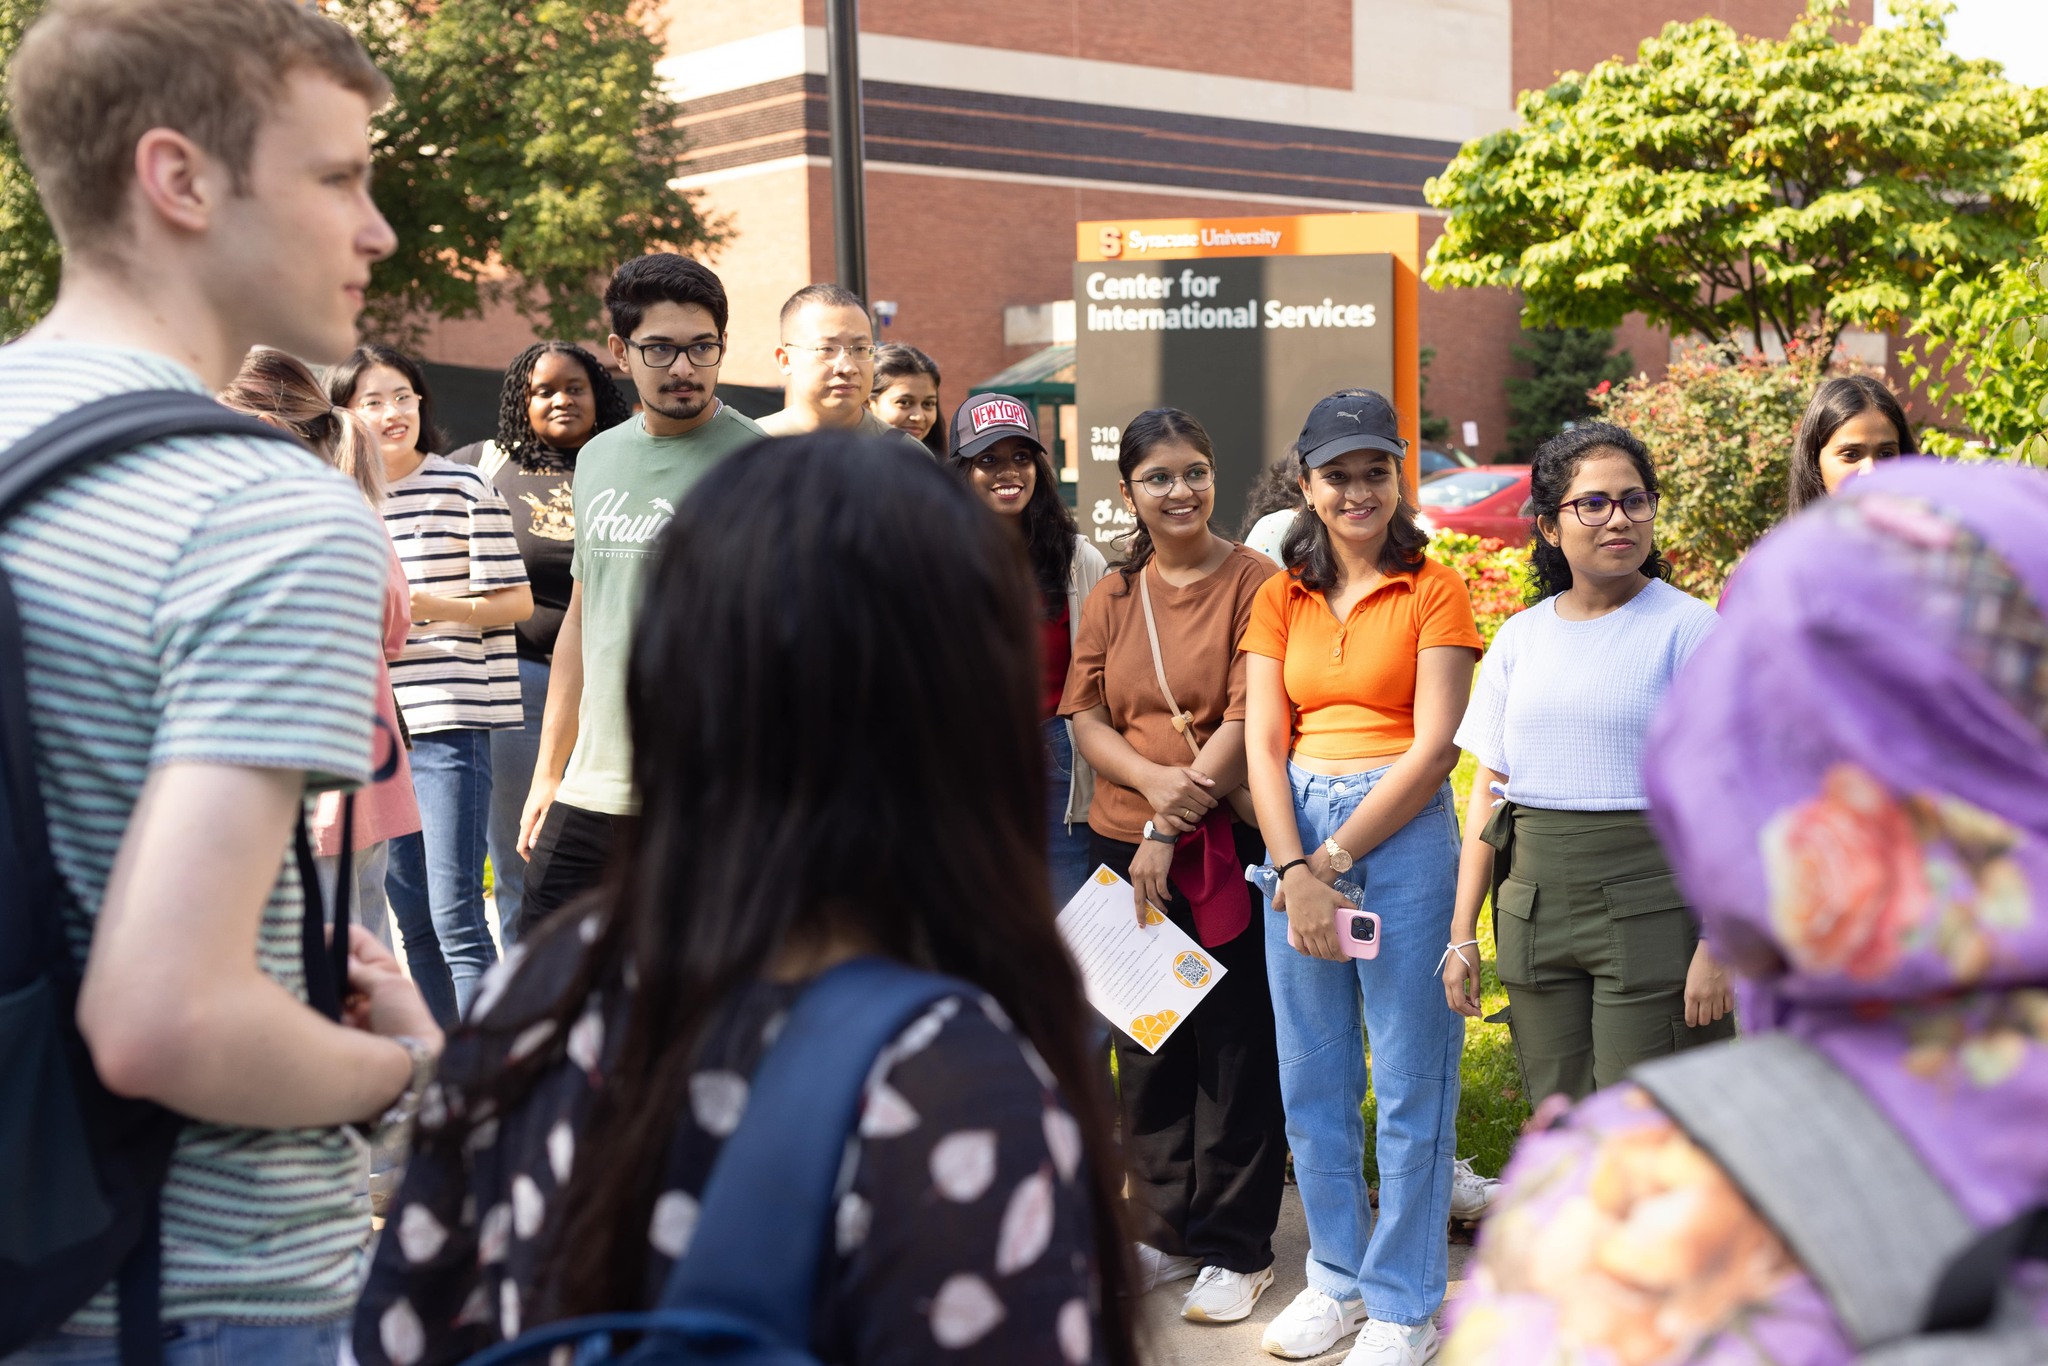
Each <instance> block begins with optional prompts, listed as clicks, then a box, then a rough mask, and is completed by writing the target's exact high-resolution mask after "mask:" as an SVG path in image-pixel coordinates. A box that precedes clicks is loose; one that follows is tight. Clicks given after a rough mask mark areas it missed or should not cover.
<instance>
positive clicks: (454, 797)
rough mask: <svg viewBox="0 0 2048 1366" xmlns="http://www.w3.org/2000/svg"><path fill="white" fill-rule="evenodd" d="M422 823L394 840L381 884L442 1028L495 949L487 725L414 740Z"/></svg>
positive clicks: (460, 1010)
mask: <svg viewBox="0 0 2048 1366" xmlns="http://www.w3.org/2000/svg"><path fill="white" fill-rule="evenodd" d="M412 786H413V791H414V793H415V794H416V795H417V796H418V797H419V802H420V830H419V833H418V834H415V835H400V836H398V837H397V838H396V839H394V840H392V841H391V871H390V873H389V875H388V876H387V877H386V879H385V883H384V890H385V891H386V892H388V893H389V894H390V898H391V915H392V918H393V919H394V920H396V921H397V922H398V930H399V933H400V934H402V935H404V936H405V964H406V967H407V968H408V969H410V970H411V972H412V977H413V981H415V982H417V983H418V984H419V988H420V995H421V996H423V997H425V998H426V1002H427V1009H429V1010H431V1011H433V1012H434V1018H435V1020H437V1021H439V1022H440V1024H441V1027H442V1028H444V1029H447V1028H452V1027H453V1026H454V1025H455V1024H456V1023H458V1022H459V1021H460V1019H461V1018H462V1016H463V1015H464V1014H465V1013H467V1012H468V1010H469V1002H470V998H471V997H473V996H475V995H476V990H477V984H478V982H479V980H480V979H481V978H482V977H483V975H484V973H485V972H486V971H487V970H488V969H489V968H490V966H491V964H493V963H495V962H497V961H498V950H497V948H496V946H495V945H493V944H492V943H491V927H490V924H489V923H488V922H487V921H486V920H485V919H484V820H485V816H486V814H487V812H488V811H489V809H490V802H491V733H490V732H489V731H487V730H437V731H430V732H428V733H427V734H425V735H415V736H413V738H412Z"/></svg>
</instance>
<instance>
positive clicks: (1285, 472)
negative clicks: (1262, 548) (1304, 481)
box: [1237, 446, 1306, 541]
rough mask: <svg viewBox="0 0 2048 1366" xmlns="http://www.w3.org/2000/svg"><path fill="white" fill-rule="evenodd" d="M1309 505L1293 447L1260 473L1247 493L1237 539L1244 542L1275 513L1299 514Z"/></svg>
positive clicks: (1298, 458) (1299, 465) (1299, 460)
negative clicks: (1242, 520)
mask: <svg viewBox="0 0 2048 1366" xmlns="http://www.w3.org/2000/svg"><path fill="white" fill-rule="evenodd" d="M1305 506H1306V505H1305V504H1304V503H1303V502H1302V498H1301V456H1300V454H1299V453H1298V452H1297V451H1296V450H1295V449H1294V448H1293V447H1292V446H1290V447H1288V448H1287V454H1285V455H1283V456H1281V457H1280V458H1279V459H1278V460H1275V461H1274V462H1273V463H1272V464H1270V465H1268V466H1266V468H1265V469H1264V470H1262V471H1261V472H1260V474H1259V477H1258V478H1257V479H1254V480H1253V481H1252V486H1251V488H1250V490H1248V491H1247V492H1246V493H1245V496H1244V522H1243V524H1242V525H1240V526H1239V527H1238V529H1237V539H1238V540H1240V541H1242V540H1243V539H1244V538H1245V537H1247V536H1249V535H1251V534H1252V528H1253V527H1255V526H1257V525H1258V524H1259V523H1260V522H1262V521H1264V520H1265V519H1266V518H1267V517H1269V516H1271V515H1272V514H1273V513H1276V512H1285V511H1288V510H1290V509H1291V510H1293V511H1294V512H1296V513H1297V514H1298V513H1300V512H1301V510H1302V509H1303V507H1305Z"/></svg>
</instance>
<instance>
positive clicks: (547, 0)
mask: <svg viewBox="0 0 2048 1366" xmlns="http://www.w3.org/2000/svg"><path fill="white" fill-rule="evenodd" d="M41 8H42V0H0V41H4V43H5V52H6V53H11V52H12V51H13V47H14V42H15V40H16V39H18V38H19V36H20V32H21V29H22V28H23V27H25V26H26V24H27V22H28V20H29V19H30V18H32V17H33V16H34V14H35V13H36V12H38V11H40V9H41ZM323 8H324V9H325V10H326V12H327V13H329V14H331V15H333V16H334V17H335V18H337V19H339V20H340V21H341V22H343V23H345V24H347V25H348V26H349V27H350V28H351V29H353V30H354V31H355V32H356V33H357V34H358V35H360V36H361V38H362V40H363V43H364V46H365V47H367V48H368V49H369V51H370V54H371V56H372V57H373V58H375V59H376V62H377V65H378V66H379V67H381V68H382V69H383V71H384V73H385V74H386V75H387V76H389V77H390V78H391V83H392V86H393V88H394V91H395V96H394V98H393V100H392V102H391V104H390V105H389V106H387V107H386V108H385V109H384V110H383V111H382V112H381V113H380V114H379V115H378V117H377V119H376V122H375V130H374V131H375V137H376V188H375V193H376V198H377V203H378V205H379V207H380V208H382V209H383V210H384V214H385V216H386V217H387V218H389V219H390V220H391V226H392V227H393V228H394V229H395V230H396V231H397V234H398V251H397V254H395V255H394V256H392V257H391V259H389V260H387V261H383V262H380V263H379V264H378V266H377V267H376V269H375V270H374V271H373V273H372V275H371V281H370V304H369V308H368V310H367V312H366V317H365V323H366V326H367V327H368V328H369V329H370V330H372V331H373V332H375V333H377V334H380V335H383V336H386V337H391V338H393V339H396V340H401V341H403V340H408V339H411V338H413V337H414V336H416V334H417V332H418V330H419V328H420V327H421V326H422V325H423V324H424V323H425V322H426V321H427V320H428V319H429V318H433V317H458V318H459V317H476V316H478V315H480V314H481V313H482V312H483V310H484V309H485V308H486V307H487V306H489V305H490V304H492V303H494V302H497V301H498V300H500V299H504V300H509V301H510V302H511V303H512V304H513V305H514V306H515V307H516V308H517V309H518V311H519V312H520V314H521V315H522V316H523V317H525V318H527V319H528V320H529V321H531V322H533V323H534V324H535V325H536V326H539V327H543V328H545V329H546V330H548V331H550V332H552V333H555V334H557V335H565V336H572V337H573V336H583V335H588V334H589V333H590V332H591V331H592V329H593V327H594V325H595V322H596V319H597V316H598V300H597V297H596V295H597V284H598V281H599V280H601V279H602V277H603V275H604V273H605V272H607V271H609V270H610V269H611V268H612V267H613V266H614V265H616V264H617V263H618V262H619V261H621V260H623V259H625V258H627V257H631V256H637V255H639V254H641V253H643V252H646V251H649V250H652V249H656V248H662V247H669V248H678V249H685V248H689V247H691V246H698V245H706V244H711V243H715V242H717V241H718V240H720V239H721V233H720V231H719V229H718V227H717V225H716V224H709V223H707V222H705V220H704V219H703V218H702V217H700V216H699V214H698V213H697V211H696V208H695V206H694V205H693V203H692V201H691V197H690V196H689V195H688V194H687V193H686V192H684V191H681V190H678V189H675V188H674V187H672V186H671V185H670V184H669V182H670V180H671V179H673V178H674V176H675V174H676V169H677V165H678V163H679V162H680V160H681V156H682V151H683V146H684V134H683V130H682V127H681V125H680V123H679V120H678V116H679V110H678V109H677V107H676V104H675V102H674V100H672V99H671V98H670V97H669V95H668V94H667V93H666V92H665V91H664V90H663V89H662V88H661V86H660V84H659V82H658V81H657V79H656V77H655V72H654V65H655V62H656V61H657V60H659V58H660V56H661V44H660V42H659V40H658V39H657V38H656V37H655V35H654V33H653V31H652V30H651V28H650V24H651V23H652V22H653V21H654V19H655V17H656V16H655V13H654V9H655V7H654V6H653V5H652V4H651V3H650V0H328V3H326V4H325V5H324V6H323ZM0 55H4V54H0ZM0 170H4V171H5V175H6V180H5V184H4V186H0V282H4V283H0V296H4V298H5V300H6V307H7V313H6V315H5V317H4V318H0V327H4V328H5V330H6V331H8V332H10V333H12V332H16V331H19V330H20V329H22V328H23V327H26V326H27V325H29V324H30V323H32V322H33V321H34V320H35V319H36V318H37V317H39V316H40V315H41V313H42V312H43V310H44V309H46V308H47V307H48V306H49V302H50V298H51V297H52V294H53V293H54V282H55V270H56V260H57V253H56V248H55V246H54V244H53V243H52V242H51V240H50V236H49V228H48V225H47V223H46V222H44V221H43V219H42V214H41V210H40V207H39V206H38V205H36V204H35V202H34V194H33V190H32V188H31V187H29V185H28V182H27V178H26V176H25V175H24V174H23V173H22V172H21V168H20V165H19V161H18V157H17V156H16V155H15V152H14V149H13V146H12V144H11V142H9V143H7V144H5V145H4V146H0Z"/></svg>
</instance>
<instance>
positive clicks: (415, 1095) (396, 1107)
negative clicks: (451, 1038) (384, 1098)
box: [369, 1034, 437, 1140]
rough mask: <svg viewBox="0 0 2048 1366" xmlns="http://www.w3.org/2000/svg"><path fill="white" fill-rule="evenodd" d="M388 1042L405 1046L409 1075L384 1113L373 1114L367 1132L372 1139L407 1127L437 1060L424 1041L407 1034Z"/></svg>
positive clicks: (429, 1081)
mask: <svg viewBox="0 0 2048 1366" xmlns="http://www.w3.org/2000/svg"><path fill="white" fill-rule="evenodd" d="M391 1042H393V1043H395V1044H397V1045H398V1046H399V1047H400V1048H403V1049H404V1050H405V1056H406V1057H407V1059H408V1060H410V1061H411V1063H412V1076H411V1077H410V1078H408V1079H407V1081H406V1083H405V1089H404V1090H403V1091H400V1092H399V1093H398V1099H396V1100H394V1101H392V1102H391V1104H390V1105H389V1106H388V1107H386V1109H385V1111H384V1113H383V1114H381V1115H379V1116H377V1119H376V1122H375V1123H373V1124H371V1125H370V1131H369V1132H370V1137H372V1139H373V1140H374V1139H375V1138H378V1137H381V1136H383V1135H385V1134H388V1133H393V1132H400V1133H402V1132H403V1131H404V1130H405V1129H407V1128H409V1127H410V1126H411V1124H412V1121H413V1117H414V1116H415V1115H417V1114H418V1113H419V1112H420V1098H421V1097H422V1096H424V1095H425V1094H426V1092H427V1087H428V1085H429V1084H430V1083H432V1081H433V1080H434V1068H435V1065H436V1061H437V1060H436V1058H435V1057H434V1053H433V1051H432V1050H431V1049H429V1048H428V1047H427V1046H426V1044H425V1043H424V1042H422V1041H421V1040H419V1039H415V1038H413V1037H412V1036H411V1035H409V1034H397V1035H393V1036H392V1039H391Z"/></svg>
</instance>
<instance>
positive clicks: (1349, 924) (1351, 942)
mask: <svg viewBox="0 0 2048 1366" xmlns="http://www.w3.org/2000/svg"><path fill="white" fill-rule="evenodd" d="M1331 918H1332V919H1333V920H1334V921H1335V922H1336V927H1337V944H1338V946H1339V947H1341V948H1342V949H1343V950H1344V956H1345V957H1346V958H1377V957H1379V956H1380V918H1379V916H1378V915H1377V914H1376V913H1374V912H1372V911H1354V910H1352V909H1351V908H1350V907H1348V906H1339V907H1338V908H1337V911H1336V914H1335V915H1334V916H1332V917H1331ZM1354 922H1358V923H1354ZM1361 925H1362V927H1363V928H1364V931H1365V936H1364V938H1360V937H1359V936H1358V934H1357V933H1355V931H1356V930H1358V929H1359V928H1360V927H1361ZM1287 947H1288V948H1290V949H1293V950H1294V951H1295V952H1296V953H1299V952H1301V941H1300V940H1299V939H1296V938H1295V937H1294V929H1293V927H1292V926H1290V927H1289V928H1288V930H1287Z"/></svg>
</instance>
